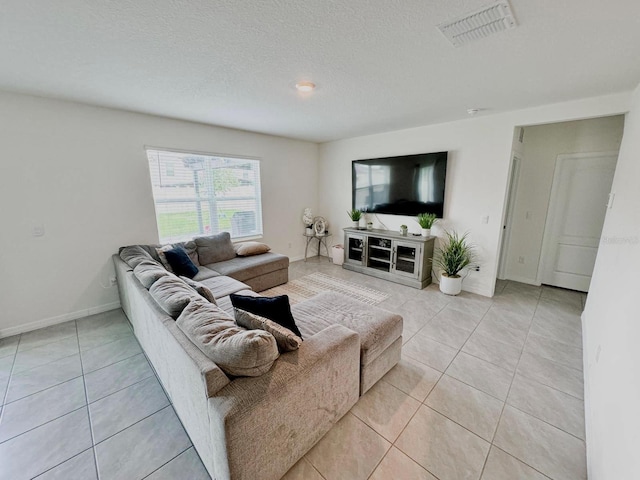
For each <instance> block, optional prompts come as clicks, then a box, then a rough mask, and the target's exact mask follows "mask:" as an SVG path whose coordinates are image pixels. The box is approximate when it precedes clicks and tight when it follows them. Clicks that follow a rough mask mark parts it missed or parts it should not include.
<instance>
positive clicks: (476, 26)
mask: <svg viewBox="0 0 640 480" xmlns="http://www.w3.org/2000/svg"><path fill="white" fill-rule="evenodd" d="M516 25H517V23H516V19H515V17H514V16H513V12H512V11H511V7H510V6H509V2H507V1H506V0H501V1H499V2H496V3H493V4H491V5H487V6H486V7H482V8H480V9H478V10H475V11H474V12H471V13H468V14H466V15H463V16H461V17H458V18H454V19H453V20H451V21H449V22H445V23H441V24H440V25H438V28H439V29H440V31H441V32H442V33H443V34H444V36H445V37H447V39H448V40H449V41H450V42H451V43H453V45H454V46H455V47H459V46H461V45H464V44H465V43H469V42H472V41H474V40H480V39H481V38H484V37H488V36H489V35H493V34H494V33H498V32H502V31H503V30H508V29H510V28H515V27H516Z"/></svg>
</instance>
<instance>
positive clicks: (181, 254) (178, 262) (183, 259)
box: [164, 247, 198, 278]
mask: <svg viewBox="0 0 640 480" xmlns="http://www.w3.org/2000/svg"><path fill="white" fill-rule="evenodd" d="M164 255H165V257H167V262H169V265H171V268H173V271H174V272H175V274H176V275H178V276H180V275H183V276H185V277H189V278H193V277H195V276H196V275H197V274H198V267H196V266H195V265H194V264H193V262H192V261H191V259H190V258H189V255H188V254H187V251H186V250H185V249H184V248H182V247H176V248H172V249H171V250H167V251H166V252H164Z"/></svg>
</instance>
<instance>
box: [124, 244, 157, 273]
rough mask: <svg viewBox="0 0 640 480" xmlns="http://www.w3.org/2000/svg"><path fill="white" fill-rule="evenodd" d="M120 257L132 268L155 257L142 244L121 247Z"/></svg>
mask: <svg viewBox="0 0 640 480" xmlns="http://www.w3.org/2000/svg"><path fill="white" fill-rule="evenodd" d="M120 258H121V259H122V260H123V261H124V262H125V263H126V264H127V265H129V266H130V267H131V268H136V267H137V266H138V264H140V263H142V262H143V261H144V260H153V257H152V256H151V255H149V254H148V253H147V251H146V250H145V249H144V248H142V247H141V246H140V245H130V246H128V247H122V248H121V249H120Z"/></svg>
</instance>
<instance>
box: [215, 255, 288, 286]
mask: <svg viewBox="0 0 640 480" xmlns="http://www.w3.org/2000/svg"><path fill="white" fill-rule="evenodd" d="M207 267H209V268H210V269H212V270H215V271H216V272H218V273H219V274H220V275H228V276H229V277H232V278H235V279H236V280H240V281H241V282H242V281H243V280H248V279H250V278H255V277H259V276H260V275H265V274H267V273H271V272H275V271H276V270H282V269H286V268H289V257H287V256H285V255H280V254H279V253H271V252H268V253H263V254H261V255H254V256H251V257H234V258H232V259H231V260H226V261H224V262H218V263H215V264H213V265H207Z"/></svg>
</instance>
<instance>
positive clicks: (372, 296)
mask: <svg viewBox="0 0 640 480" xmlns="http://www.w3.org/2000/svg"><path fill="white" fill-rule="evenodd" d="M326 291H333V292H340V293H343V294H344V295H347V296H349V297H351V298H353V299H354V300H358V301H360V302H362V303H367V304H369V305H377V304H379V303H380V302H382V301H383V300H385V299H387V298H388V297H389V295H388V294H386V293H384V292H380V291H378V290H374V289H373V288H367V287H362V286H360V285H358V284H357V283H353V282H348V281H346V280H341V279H339V278H335V277H330V276H329V275H325V274H324V273H318V272H316V273H311V274H309V275H305V276H304V277H300V278H297V279H295V280H292V281H290V282H288V283H285V284H284V285H279V286H277V287H274V288H270V289H269V290H265V291H264V292H260V295H264V296H265V297H273V296H276V295H288V296H289V302H290V303H292V304H294V303H298V302H301V301H303V300H306V299H307V298H311V297H313V296H314V295H317V294H318V293H321V292H326Z"/></svg>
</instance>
